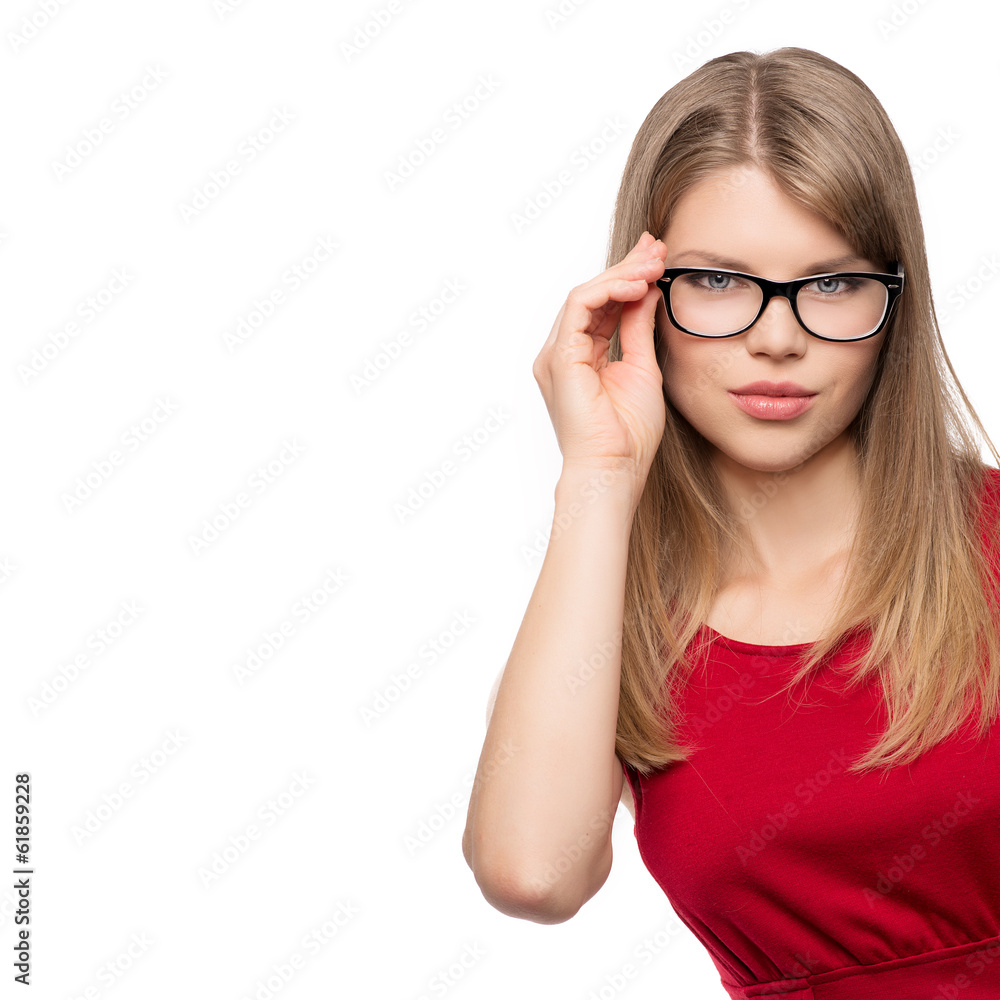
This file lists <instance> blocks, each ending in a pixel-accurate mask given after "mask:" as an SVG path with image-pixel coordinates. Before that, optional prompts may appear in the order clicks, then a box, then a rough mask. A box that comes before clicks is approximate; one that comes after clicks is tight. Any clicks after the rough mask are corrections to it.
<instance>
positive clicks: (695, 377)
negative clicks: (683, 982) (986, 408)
mask: <svg viewBox="0 0 1000 1000" xmlns="http://www.w3.org/2000/svg"><path fill="white" fill-rule="evenodd" d="M608 265H609V266H608V269H607V270H606V271H604V272H603V273H602V274H599V275H598V276H597V277H595V278H593V279H592V280H591V281H587V282H585V283H584V284H582V285H580V286H578V287H577V288H574V289H573V290H572V291H571V292H570V294H569V296H568V297H567V299H566V302H565V304H564V306H563V308H562V309H561V310H560V312H559V315H558V316H557V317H556V321H555V324H554V325H553V328H552V332H551V334H550V335H549V338H548V340H547V342H546V343H545V345H544V347H543V348H542V350H541V352H540V353H539V355H538V357H537V359H536V361H535V364H534V369H533V371H534V375H535V378H536V379H537V381H538V384H539V386H540V388H541V391H542V394H543V396H544V398H545V402H546V405H547V407H548V411H549V415H550V417H551V419H552V422H553V425H554V428H555V431H556V434H557V436H558V439H559V446H560V449H561V451H562V455H563V468H562V472H561V475H560V478H559V481H558V483H557V485H556V489H555V501H556V504H555V506H556V509H555V519H554V525H553V531H552V534H551V537H550V541H549V546H548V551H547V553H546V556H545V560H544V563H543V566H542V568H541V571H540V575H539V579H538V583H537V585H536V587H535V590H534V593H533V594H532V598H531V602H530V604H529V607H528V609H527V612H526V614H525V616H524V621H523V623H522V625H521V628H520V630H519V632H518V634H517V638H516V641H515V643H514V646H513V649H512V651H511V654H510V657H509V659H508V661H507V664H506V667H505V669H504V671H503V674H502V676H501V678H499V679H498V684H497V686H496V687H495V689H494V693H495V702H494V703H493V704H492V706H491V714H490V715H488V728H487V733H486V739H485V743H484V747H483V753H482V756H481V758H480V762H479V769H478V772H477V776H476V782H475V785H474V788H473V793H472V796H471V799H470V804H469V811H468V819H467V825H466V829H465V837H464V841H463V848H464V852H465V857H466V859H467V861H468V863H469V865H470V867H471V868H472V870H473V872H474V874H475V878H476V881H477V883H478V884H479V886H480V887H481V889H482V892H483V894H484V896H485V898H486V899H487V900H488V901H489V902H490V903H491V904H492V905H493V906H495V907H496V908H497V909H499V910H501V911H503V912H504V913H508V914H511V915H513V916H518V917H522V918H526V919H529V920H535V921H539V922H543V923H555V922H559V921H564V920H567V919H569V918H570V917H571V916H573V915H574V914H575V913H576V912H577V911H578V910H579V908H580V907H581V906H582V905H583V904H584V903H585V902H586V901H587V900H588V899H589V898H590V897H591V896H593V895H594V894H595V893H596V892H597V891H598V889H599V888H600V887H601V886H602V885H603V883H604V881H605V880H606V879H607V877H608V874H609V871H610V868H611V825H612V820H613V817H614V814H615V811H616V807H617V805H618V802H619V798H621V799H622V800H623V801H624V802H625V804H626V806H627V808H628V809H629V810H630V812H631V813H632V815H633V816H634V818H635V826H634V829H635V836H636V838H637V840H638V845H639V850H640V853H641V856H642V858H643V861H644V862H645V864H646V866H647V867H648V868H649V870H650V872H651V873H652V875H653V876H654V878H655V879H656V880H657V882H658V883H659V884H660V885H661V886H662V887H663V889H664V891H665V893H666V894H667V897H668V899H669V901H670V903H671V904H672V906H673V908H674V910H675V911H676V912H677V914H678V916H679V917H680V918H681V919H682V920H683V921H684V923H685V924H686V925H687V926H688V927H689V928H690V930H691V931H692V932H693V933H694V934H695V935H696V936H697V937H698V938H699V939H700V940H701V941H702V943H703V944H704V945H705V946H706V948H707V949H708V951H709V953H710V955H711V957H712V960H713V962H714V963H715V965H716V967H717V969H718V971H719V974H720V978H721V981H722V983H723V985H724V987H725V989H726V990H727V992H728V993H729V995H730V996H731V997H738V998H747V997H757V996H762V995H767V996H771V995H772V994H778V995H780V996H783V997H789V998H794V1000H811V998H815V1000H860V998H868V997H871V996H875V995H877V996H879V997H881V998H883V1000H914V998H917V997H919V998H921V1000H922V998H925V997H926V998H928V1000H930V998H932V997H933V998H934V1000H943V998H945V997H958V996H960V997H962V998H963V1000H971V998H986V997H989V998H991V1000H996V998H997V997H1000V724H998V722H997V709H998V702H1000V643H998V636H997V624H998V622H1000V586H998V583H1000V520H998V517H1000V473H998V471H997V469H996V468H994V467H991V466H987V465H985V464H984V463H983V462H982V460H981V457H980V451H979V445H978V442H977V439H976V437H975V436H974V434H973V433H972V431H970V427H972V426H973V425H974V427H975V429H976V430H978V432H979V434H981V435H982V438H983V439H984V440H985V441H986V443H987V444H988V445H989V448H990V451H991V452H992V455H993V458H994V460H995V461H996V463H997V465H1000V456H998V455H997V452H996V449H995V448H994V446H993V444H992V442H991V441H990V440H989V437H988V435H987V433H986V431H985V429H984V428H983V426H982V424H981V423H980V421H979V418H978V417H977V416H976V414H975V412H974V410H973V408H972V406H971V405H970V403H969V401H968V399H967V398H966V396H965V394H964V392H963V391H962V389H961V387H960V386H959V385H958V382H957V379H956V378H955V375H954V372H953V370H952V369H951V366H950V363H949V362H948V359H947V356H946V353H945V349H944V345H943V343H942V340H941V337H940V333H939V331H938V328H937V325H936V319H935V313H934V306H933V302H932V298H931V289H930V282H929V277H928V268H927V261H926V257H925V250H924V239H923V231H922V226H921V221H920V216H919V212H918V208H917V198H916V192H915V189H914V185H913V180H912V175H911V172H910V168H909V165H908V161H907V157H906V153H905V151H904V149H903V147H902V145H901V143H900V141H899V138H898V136H897V135H896V132H895V130H894V129H893V127H892V125H891V123H890V121H889V120H888V118H887V116H886V114H885V111H884V110H883V108H882V106H881V104H880V103H879V102H878V100H877V99H876V98H875V96H874V95H873V94H872V93H871V91H870V90H869V89H868V88H867V87H866V86H865V84H864V83H863V82H862V81H861V80H860V79H858V77H856V76H855V75H854V74H852V73H851V72H849V71H848V70H846V69H845V68H843V67H842V66H840V65H839V64H837V63H835V62H833V61H832V60H830V59H828V58H826V57H824V56H822V55H820V54H818V53H816V52H813V51H810V50H807V49H801V48H783V49H778V50H776V51H773V52H769V53H765V54H756V53H751V52H736V53H731V54H728V55H725V56H722V57H720V58H717V59H713V60H712V61H711V62H709V63H707V64H706V65H704V66H702V67H701V68H700V69H699V70H697V71H696V72H694V73H693V74H692V75H691V76H689V77H687V78H686V79H684V80H682V81H681V82H680V83H678V84H677V85H676V86H674V87H673V88H671V89H670V90H669V91H668V92H667V93H666V94H664V96H663V97H662V98H661V99H660V100H659V101H658V102H657V104H656V105H655V107H654V108H653V109H652V111H651V112H650V113H649V115H648V116H647V118H646V120H645V121H644V122H643V124H642V126H641V128H640V129H639V132H638V134H637V136H636V138H635V142H634V144H633V146H632V150H631V153H630V156H629V159H628V162H627V165H626V168H625V172H624V176H623V180H622V184H621V189H620V192H619V195H618V200H617V203H616V207H615V218H614V227H613V230H612V236H611V242H610V248H609V253H608ZM949 375H950V378H949V377H948V376H949Z"/></svg>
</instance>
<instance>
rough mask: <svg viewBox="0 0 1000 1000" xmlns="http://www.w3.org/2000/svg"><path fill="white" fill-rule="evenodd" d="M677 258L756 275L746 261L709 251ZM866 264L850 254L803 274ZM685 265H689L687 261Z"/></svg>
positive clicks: (685, 252) (689, 252)
mask: <svg viewBox="0 0 1000 1000" xmlns="http://www.w3.org/2000/svg"><path fill="white" fill-rule="evenodd" d="M671 256H674V254H671ZM676 256H677V257H679V258H688V257H697V258H699V259H701V260H704V261H706V262H707V263H708V264H709V266H711V267H724V268H726V270H728V271H744V272H746V273H748V274H753V273H754V271H753V269H752V268H751V266H750V265H749V264H748V263H747V262H746V261H745V260H737V259H736V258H735V257H725V256H721V255H720V254H716V253H709V252H708V251H707V250H682V251H681V252H680V253H678V254H677V255H676ZM864 262H865V258H864V257H859V256H857V254H851V253H849V254H844V255H843V256H840V257H830V258H828V259H827V260H818V261H815V262H814V263H812V264H809V265H806V266H805V267H804V268H803V273H804V274H821V273H823V272H825V271H839V270H841V269H842V268H846V269H850V270H853V269H855V268H857V266H858V265H860V264H863V263H864ZM685 263H687V260H686V259H685ZM670 266H674V267H683V265H682V264H674V265H670ZM692 266H693V265H692Z"/></svg>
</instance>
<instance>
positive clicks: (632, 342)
mask: <svg viewBox="0 0 1000 1000" xmlns="http://www.w3.org/2000/svg"><path fill="white" fill-rule="evenodd" d="M662 296H663V293H662V292H661V291H660V288H659V286H658V285H656V284H655V283H654V284H651V285H650V286H649V289H648V290H647V291H646V294H645V295H644V296H643V297H642V298H641V299H636V300H634V301H632V302H625V303H623V304H622V315H621V325H620V328H619V337H618V339H619V341H620V343H621V348H622V361H627V362H628V363H629V364H631V365H635V366H637V367H638V368H643V369H647V370H649V371H652V370H654V369H655V370H659V365H658V364H657V362H656V350H655V344H654V341H653V334H654V325H655V322H656V306H657V303H658V302H659V301H660V299H661V298H662Z"/></svg>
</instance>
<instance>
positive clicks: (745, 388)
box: [729, 380, 816, 420]
mask: <svg viewBox="0 0 1000 1000" xmlns="http://www.w3.org/2000/svg"><path fill="white" fill-rule="evenodd" d="M729 396H730V398H731V399H732V400H733V402H734V403H735V404H736V405H737V406H738V407H739V408H740V409H741V410H742V411H743V412H744V413H749V414H750V416H751V417H759V418H760V419H761V420H791V419H792V418H793V417H797V416H799V415H800V414H802V413H805V412H806V410H808V409H809V407H810V406H812V401H813V400H814V399H815V398H816V393H814V392H810V390H809V389H806V388H804V387H803V386H801V385H799V384H798V383H796V382H767V381H764V380H761V381H758V382H750V383H749V384H748V385H742V386H740V387H739V388H738V389H730V390H729Z"/></svg>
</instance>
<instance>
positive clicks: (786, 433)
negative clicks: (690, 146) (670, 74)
mask: <svg viewBox="0 0 1000 1000" xmlns="http://www.w3.org/2000/svg"><path fill="white" fill-rule="evenodd" d="M660 238H661V239H662V240H663V242H664V243H665V244H666V247H667V257H666V261H665V263H666V266H667V267H676V266H683V265H687V264H690V265H691V266H693V267H725V268H727V269H729V270H735V271H744V272H746V273H748V274H756V275H760V276H761V277H765V278H771V279H773V280H775V281H790V280H792V279H793V278H800V277H805V276H806V275H810V274H819V273H823V272H828V271H881V270H882V269H883V265H882V262H878V261H873V260H868V259H866V258H864V257H858V256H856V255H855V254H854V252H853V250H852V248H851V247H850V245H849V244H848V243H847V242H846V241H845V240H844V238H843V237H842V236H841V235H840V234H839V233H838V232H837V230H836V229H834V228H833V227H832V226H831V225H830V224H829V223H828V222H826V220H824V219H822V218H821V217H820V216H818V215H816V214H815V213H813V212H812V211H811V210H809V209H807V208H804V207H803V206H802V205H800V204H798V203H797V202H795V201H793V200H792V199H791V198H789V197H788V196H787V195H786V194H785V193H784V192H783V191H781V189H780V188H778V187H777V186H776V185H775V184H774V182H773V181H771V179H770V178H769V177H768V176H767V175H766V174H764V173H762V172H761V171H759V170H757V169H756V168H749V167H745V166H738V167H733V168H727V169H724V170H719V171H717V172H716V173H714V174H712V175H710V176H709V177H708V178H706V179H705V180H703V181H702V182H701V183H699V184H698V185H696V186H695V187H693V188H691V189H690V190H688V191H687V192H686V193H685V194H684V195H683V197H682V198H681V199H680V200H679V201H678V203H677V205H676V207H675V210H674V212H673V215H672V216H671V219H670V224H669V226H668V227H667V230H666V232H665V233H664V234H662V236H661V237H660ZM833 261H837V262H836V263H834V264H833V266H831V265H830V262H833ZM656 315H657V321H656V322H657V329H658V330H659V331H660V336H661V338H663V340H664V341H665V343H666V347H667V355H666V362H665V366H664V387H665V390H666V393H667V396H668V398H669V399H670V401H671V402H672V403H673V405H674V406H675V407H676V408H677V409H678V410H679V411H680V412H681V413H682V414H683V415H684V417H685V418H686V419H687V420H688V422H689V423H690V424H691V425H692V426H693V427H694V428H695V429H696V430H697V431H698V432H699V433H701V434H702V435H703V436H704V437H705V438H706V440H707V441H708V443H709V446H710V448H711V451H712V454H713V457H714V458H715V460H716V462H717V464H721V465H723V466H725V465H727V464H728V463H735V464H736V466H739V467H742V468H743V469H752V470H756V471H759V472H780V471H784V470H788V469H792V468H794V467H795V466H797V465H799V464H800V463H802V462H805V461H807V460H810V459H813V457H814V456H816V455H818V454H820V453H822V452H823V449H826V448H829V447H830V446H831V444H832V443H834V442H836V443H839V444H842V443H843V442H844V436H845V429H846V427H847V426H848V425H849V424H850V423H851V421H852V420H853V419H854V417H855V416H856V415H857V413H858V410H859V409H860V408H861V405H862V403H863V402H864V400H865V397H866V396H867V394H868V390H869V388H870V387H871V383H872V378H873V376H874V370H875V362H876V360H877V357H878V352H879V349H880V347H881V345H882V342H883V339H884V337H885V335H886V329H885V328H883V329H882V330H881V331H880V332H879V333H878V334H876V335H875V336H874V337H869V338H868V339H867V340H859V341H854V342H844V343H836V342H831V341H825V340H819V339H818V338H816V337H813V336H810V334H808V333H807V332H806V331H805V330H803V329H802V327H801V326H799V324H798V321H797V320H796V319H795V316H794V314H793V313H792V308H791V305H790V303H789V302H788V300H787V299H785V298H780V297H775V298H773V299H771V301H770V302H769V303H768V305H767V308H766V309H765V310H764V313H763V314H762V315H761V317H760V319H759V320H758V321H757V322H756V323H755V324H754V325H753V326H752V327H750V329H749V330H746V331H744V332H743V333H740V334H737V335H736V336H734V337H727V338H724V339H709V338H705V337H695V336H692V335H691V334H688V333H684V332H683V331H681V330H678V329H677V328H676V327H675V326H673V324H671V322H670V320H669V319H668V317H667V313H666V309H665V307H664V304H663V301H662V299H661V301H660V302H659V303H658V305H657V313H656ZM760 379H763V380H766V381H768V382H784V381H789V382H796V383H798V384H799V385H801V386H803V387H804V388H805V389H807V390H808V391H809V392H810V393H815V397H814V398H813V400H812V403H811V405H810V406H809V407H808V409H806V410H805V412H803V413H801V414H800V415H798V416H796V417H793V418H792V419H788V420H768V419H763V418H762V417H760V416H753V415H751V414H749V413H746V412H744V410H742V409H741V408H740V407H739V406H738V405H737V404H736V402H735V401H734V399H733V397H732V396H731V395H730V394H729V392H728V391H727V390H734V389H738V388H740V387H742V386H744V385H746V384H747V383H749V382H756V381H758V380H760ZM734 471H737V470H734Z"/></svg>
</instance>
